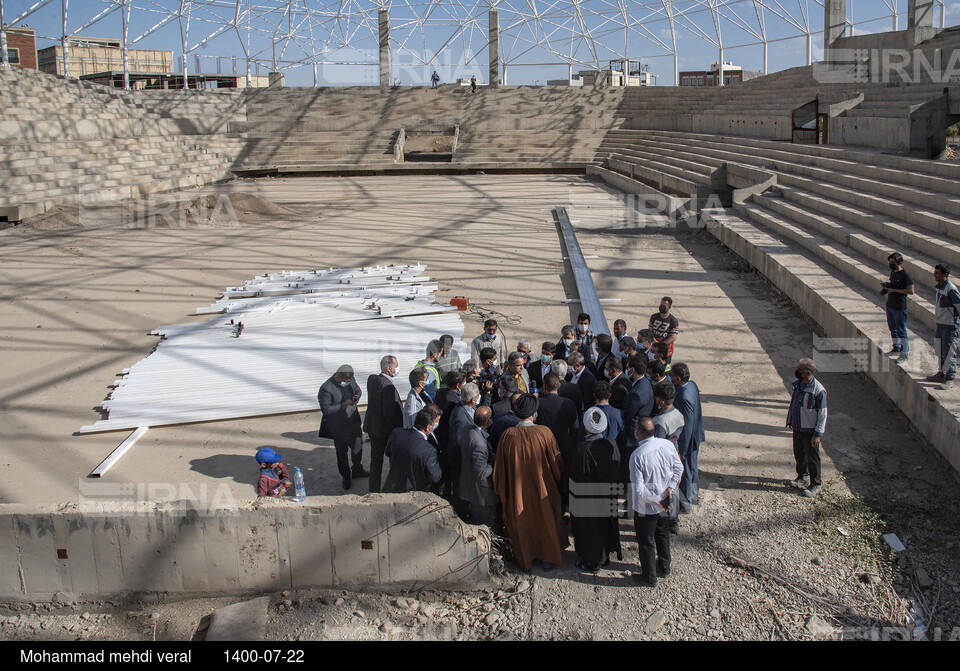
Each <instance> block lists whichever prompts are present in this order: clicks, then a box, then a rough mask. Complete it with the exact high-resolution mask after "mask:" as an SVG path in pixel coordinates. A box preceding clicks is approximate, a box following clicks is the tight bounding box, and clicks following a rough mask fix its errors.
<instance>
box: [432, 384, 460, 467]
mask: <svg viewBox="0 0 960 671" xmlns="http://www.w3.org/2000/svg"><path fill="white" fill-rule="evenodd" d="M461 387H463V373H461V372H460V371H458V370H454V371H450V372H449V373H447V374H446V376H444V378H443V386H442V387H440V389H439V390H438V391H437V396H436V398H435V399H434V403H436V405H437V407H438V408H440V412H442V413H443V415H441V416H440V424H439V425H438V426H437V431H436V434H435V436H436V439H437V444H438V445H439V446H440V466H441V468H443V472H444V475H445V478H444V482H447V483H448V484H449V477H450V476H449V475H448V474H447V472H448V471H449V469H450V465H449V463H448V460H449V458H450V448H451V446H452V445H453V442H454V438H455V437H456V434H451V433H450V411H451V410H453V408H454V406H456V405H457V404H458V403H460V388H461Z"/></svg>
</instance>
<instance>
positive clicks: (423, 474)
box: [383, 403, 443, 494]
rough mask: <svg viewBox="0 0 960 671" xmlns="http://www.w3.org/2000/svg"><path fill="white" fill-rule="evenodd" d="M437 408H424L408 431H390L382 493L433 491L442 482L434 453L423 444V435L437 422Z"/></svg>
mask: <svg viewBox="0 0 960 671" xmlns="http://www.w3.org/2000/svg"><path fill="white" fill-rule="evenodd" d="M440 415H441V413H440V408H438V407H437V406H435V405H433V404H432V403H431V404H430V405H426V406H424V407H423V408H422V409H421V410H420V412H418V413H417V416H416V417H415V418H414V420H413V428H412V429H394V430H393V433H391V434H390V438H389V439H388V440H387V449H386V453H387V456H388V457H390V472H389V473H387V479H386V481H385V482H384V483H383V491H385V492H388V493H391V494H402V493H403V492H429V491H432V490H435V489H436V488H437V485H439V484H440V481H441V480H442V479H443V471H442V470H440V461H439V460H438V459H437V450H436V449H435V448H434V447H433V445H431V444H430V443H428V442H427V436H428V435H430V432H431V431H433V430H434V429H435V428H436V427H437V423H438V422H439V421H440Z"/></svg>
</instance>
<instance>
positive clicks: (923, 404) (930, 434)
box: [702, 211, 960, 473]
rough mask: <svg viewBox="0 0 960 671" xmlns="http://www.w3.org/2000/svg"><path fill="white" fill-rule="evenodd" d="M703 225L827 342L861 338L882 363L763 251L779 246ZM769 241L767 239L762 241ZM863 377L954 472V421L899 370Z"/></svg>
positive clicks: (853, 329)
mask: <svg viewBox="0 0 960 671" xmlns="http://www.w3.org/2000/svg"><path fill="white" fill-rule="evenodd" d="M702 218H703V221H704V223H705V225H706V227H707V229H708V230H709V231H710V232H711V233H712V234H713V235H714V236H715V237H716V238H717V239H718V240H720V242H722V243H723V244H724V245H726V246H727V247H728V248H729V249H730V250H731V251H733V252H734V253H735V254H736V255H737V256H739V257H740V258H742V259H744V260H745V261H746V262H747V263H749V264H750V265H751V266H753V267H754V268H756V269H757V270H758V271H760V273H761V274H762V275H763V276H764V277H766V278H767V279H768V280H769V281H770V282H772V283H773V285H774V286H776V287H777V288H778V289H779V290H780V291H782V292H783V293H784V294H786V295H787V296H789V297H790V300H792V301H793V302H794V303H796V304H797V305H798V306H799V307H800V309H801V310H803V312H805V313H806V314H807V315H809V316H810V318H811V319H813V320H814V321H815V322H816V323H817V324H819V325H820V327H821V328H822V329H823V330H824V332H825V333H826V334H827V336H828V337H830V338H851V339H861V338H862V339H866V340H867V341H868V342H869V343H870V344H869V348H870V350H871V351H869V352H868V353H864V354H868V355H869V357H870V361H883V360H884V356H883V355H884V353H885V352H886V343H882V342H879V341H878V340H877V339H875V338H873V337H872V336H871V335H870V334H868V333H864V332H863V331H862V330H861V329H859V328H858V327H857V325H856V324H855V323H854V322H853V321H852V319H851V318H850V317H849V316H847V315H846V314H844V313H843V312H842V311H841V310H839V309H838V308H837V307H836V306H834V305H832V304H831V303H830V301H829V300H828V299H826V298H824V297H823V296H822V295H820V294H819V293H817V292H816V291H815V290H814V289H813V288H812V287H810V286H809V285H808V284H807V283H805V282H804V281H803V279H802V278H801V277H800V276H799V275H797V274H795V273H794V272H793V270H792V269H791V268H789V267H787V266H786V265H784V264H783V263H781V262H780V261H779V260H777V258H776V257H775V256H774V254H772V253H771V252H770V251H767V250H768V249H769V250H774V249H779V250H784V251H785V248H784V247H783V246H782V245H779V244H776V245H771V244H766V243H764V242H763V241H759V240H758V241H752V240H750V239H749V237H747V236H745V235H742V234H741V233H740V232H738V231H737V230H736V229H735V228H734V227H733V226H728V225H726V223H725V222H724V221H723V220H722V218H720V217H714V216H713V215H712V214H710V213H708V212H706V211H704V212H703V214H702ZM767 243H769V240H767ZM807 270H808V271H809V268H807ZM867 375H868V377H870V379H871V380H873V382H874V383H875V384H876V385H877V387H879V388H880V391H882V392H883V393H884V394H886V396H887V397H888V398H890V400H891V401H893V402H894V404H896V406H897V407H898V408H900V410H901V411H902V412H903V414H904V415H906V416H907V418H908V419H909V420H910V423H911V424H913V425H914V427H916V429H917V431H919V432H920V434H921V435H923V436H924V438H926V439H927V440H928V441H929V442H930V443H931V444H932V445H933V446H934V448H936V450H937V451H938V452H939V453H940V454H941V455H942V456H943V458H944V459H945V460H946V461H947V462H948V463H949V464H950V465H951V466H952V467H953V469H954V471H955V473H960V419H958V418H957V417H955V416H954V415H953V414H952V413H951V412H950V411H949V410H948V409H947V408H945V407H944V406H943V405H942V404H941V403H939V402H938V401H937V399H936V397H934V396H933V395H932V394H930V393H929V392H928V391H927V389H925V388H924V387H923V386H922V385H920V384H919V382H918V381H917V380H915V379H914V378H912V377H911V376H910V374H909V373H908V372H907V371H906V370H904V368H903V367H901V366H892V367H890V369H888V370H874V369H873V367H871V368H870V371H869V373H867Z"/></svg>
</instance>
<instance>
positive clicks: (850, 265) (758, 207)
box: [734, 196, 937, 329]
mask: <svg viewBox="0 0 960 671" xmlns="http://www.w3.org/2000/svg"><path fill="white" fill-rule="evenodd" d="M774 200H776V199H773V198H770V197H769V196H761V197H759V198H755V200H754V201H752V202H747V203H740V204H735V205H734V210H735V211H736V212H737V213H738V214H740V215H741V216H743V217H747V218H749V219H750V220H752V221H754V222H756V223H758V224H761V225H763V226H764V227H765V228H767V229H768V230H770V232H771V233H773V235H774V236H775V237H778V238H780V239H786V240H789V241H791V242H793V243H795V244H797V245H800V246H801V247H803V248H804V249H805V250H806V251H807V252H808V253H810V254H813V255H814V256H815V257H816V258H818V259H820V260H821V261H823V262H826V263H828V264H829V265H831V266H832V267H834V268H835V269H837V270H839V271H840V272H841V273H843V274H844V275H845V276H846V277H847V278H848V279H849V280H852V281H854V282H856V283H858V284H859V285H860V286H861V287H862V288H863V289H865V290H873V291H875V292H877V293H878V295H879V291H880V285H881V284H882V283H883V282H885V281H886V280H887V278H888V275H885V274H883V273H881V272H879V271H878V270H877V269H876V266H875V264H874V263H873V262H872V261H871V260H870V259H869V258H867V257H865V256H864V255H862V254H860V253H859V252H857V251H854V250H853V249H852V248H851V247H849V246H847V245H845V244H843V243H840V242H837V241H836V240H834V239H833V238H832V237H830V236H827V235H824V234H823V233H821V232H819V231H816V230H813V231H811V230H810V229H809V228H808V225H809V223H810V221H812V220H814V219H816V217H809V218H807V221H806V224H807V225H804V224H800V223H798V222H796V221H794V220H792V219H790V218H788V217H786V216H783V215H781V214H779V213H777V212H776V211H774V210H772V209H770V208H769V207H768V206H769V205H770V204H771V203H772V201H774ZM825 225H827V224H826V220H825ZM914 275H916V274H915V273H914ZM919 277H920V276H915V280H914V281H920V280H919ZM916 297H918V296H912V297H911V298H916ZM911 307H912V311H911V316H913V317H914V319H917V320H918V321H919V322H920V323H922V324H924V325H925V326H927V327H928V328H930V329H935V328H936V321H937V320H936V315H934V313H933V310H932V307H931V304H930V301H929V300H927V301H926V302H924V301H922V300H921V301H916V300H915V301H913V305H912V306H911Z"/></svg>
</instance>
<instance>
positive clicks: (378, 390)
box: [363, 355, 403, 492]
mask: <svg viewBox="0 0 960 671" xmlns="http://www.w3.org/2000/svg"><path fill="white" fill-rule="evenodd" d="M398 369H399V365H398V364H397V357H395V356H390V355H387V356H385V357H383V358H382V359H380V374H379V375H371V376H370V377H368V378H367V414H366V415H364V418H363V430H364V431H366V433H367V435H369V436H370V491H371V492H379V491H380V483H381V481H382V479H383V454H384V450H385V449H386V447H387V439H388V438H390V434H391V433H392V432H393V430H394V429H398V428H400V427H402V426H403V402H402V401H401V400H400V392H398V391H397V387H396V385H395V384H394V382H393V378H395V377H396V376H397V371H398Z"/></svg>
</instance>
